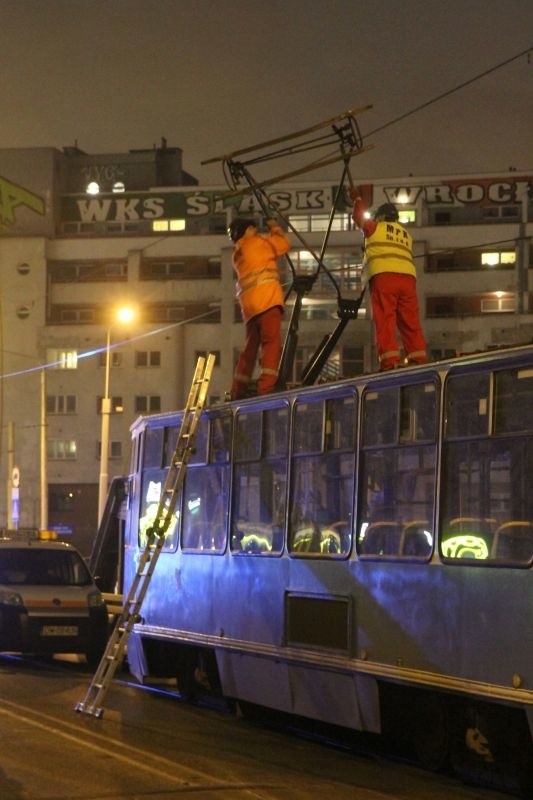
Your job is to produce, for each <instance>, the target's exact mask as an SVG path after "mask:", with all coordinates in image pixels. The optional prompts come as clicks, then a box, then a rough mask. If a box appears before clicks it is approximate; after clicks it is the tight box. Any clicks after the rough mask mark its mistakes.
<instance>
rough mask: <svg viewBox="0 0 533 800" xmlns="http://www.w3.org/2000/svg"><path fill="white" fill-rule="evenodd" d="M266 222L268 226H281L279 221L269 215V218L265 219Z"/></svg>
mask: <svg viewBox="0 0 533 800" xmlns="http://www.w3.org/2000/svg"><path fill="white" fill-rule="evenodd" d="M265 223H266V226H267V228H277V227H278V226H279V222H278V221H277V219H274V218H273V217H269V218H268V219H267V220H265Z"/></svg>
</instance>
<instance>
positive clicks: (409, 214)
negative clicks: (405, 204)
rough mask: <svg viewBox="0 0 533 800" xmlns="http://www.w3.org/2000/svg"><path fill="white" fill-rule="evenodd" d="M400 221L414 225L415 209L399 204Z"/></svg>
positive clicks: (403, 223)
mask: <svg viewBox="0 0 533 800" xmlns="http://www.w3.org/2000/svg"><path fill="white" fill-rule="evenodd" d="M398 221H399V222H401V224H402V225H414V224H415V222H416V211H415V209H414V208H402V207H401V206H398Z"/></svg>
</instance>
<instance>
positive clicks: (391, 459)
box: [357, 444, 436, 560]
mask: <svg viewBox="0 0 533 800" xmlns="http://www.w3.org/2000/svg"><path fill="white" fill-rule="evenodd" d="M435 464H436V446H435V445H434V444H431V445H427V444H426V445H418V446H412V445H410V446H403V447H395V448H390V447H389V448H385V449H381V448H375V449H371V450H364V451H363V452H362V453H361V458H360V464H359V485H360V497H359V522H358V535H357V551H358V553H359V555H360V556H362V557H365V556H367V557H372V558H375V557H384V558H404V559H410V560H412V559H415V560H416V559H421V560H427V559H428V558H429V557H430V555H431V552H432V549H433V522H432V520H433V505H434V501H433V498H434V493H435Z"/></svg>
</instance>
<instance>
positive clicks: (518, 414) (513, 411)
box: [494, 369, 533, 433]
mask: <svg viewBox="0 0 533 800" xmlns="http://www.w3.org/2000/svg"><path fill="white" fill-rule="evenodd" d="M532 429H533V370H531V369H528V370H505V371H503V370H502V371H500V372H496V373H495V375H494V433H513V432H515V431H526V430H532Z"/></svg>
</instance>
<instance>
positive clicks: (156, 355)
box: [135, 350, 161, 367]
mask: <svg viewBox="0 0 533 800" xmlns="http://www.w3.org/2000/svg"><path fill="white" fill-rule="evenodd" d="M135 366H136V367H160V366H161V351H160V350H136V351H135Z"/></svg>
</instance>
